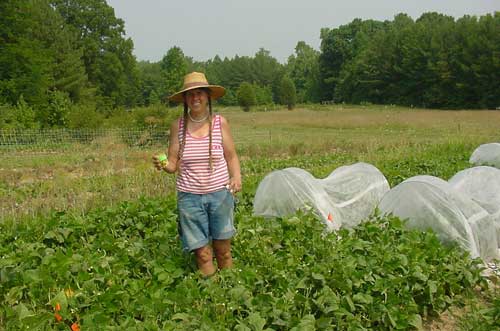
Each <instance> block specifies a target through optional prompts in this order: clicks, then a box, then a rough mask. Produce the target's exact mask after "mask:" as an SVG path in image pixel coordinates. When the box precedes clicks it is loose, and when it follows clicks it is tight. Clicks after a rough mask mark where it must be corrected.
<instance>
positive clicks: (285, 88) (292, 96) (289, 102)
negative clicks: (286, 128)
mask: <svg viewBox="0 0 500 331" xmlns="http://www.w3.org/2000/svg"><path fill="white" fill-rule="evenodd" d="M279 99H280V102H281V104H282V105H286V106H287V108H288V109H289V110H292V109H293V107H295V103H296V101H297V92H296V90H295V85H294V84H293V81H292V80H291V79H290V77H288V76H284V77H283V78H282V79H281V82H280V88H279Z"/></svg>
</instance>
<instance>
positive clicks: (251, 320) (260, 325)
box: [246, 313, 266, 331]
mask: <svg viewBox="0 0 500 331" xmlns="http://www.w3.org/2000/svg"><path fill="white" fill-rule="evenodd" d="M246 320H247V322H248V324H249V325H250V326H251V328H252V330H253V331H262V330H264V325H266V320H265V319H264V318H262V317H261V316H260V314H259V313H251V314H250V315H249V316H248V318H247V319H246Z"/></svg>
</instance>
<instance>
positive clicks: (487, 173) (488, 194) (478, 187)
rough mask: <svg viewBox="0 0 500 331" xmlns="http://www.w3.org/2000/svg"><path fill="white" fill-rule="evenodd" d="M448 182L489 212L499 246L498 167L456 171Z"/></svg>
mask: <svg viewBox="0 0 500 331" xmlns="http://www.w3.org/2000/svg"><path fill="white" fill-rule="evenodd" d="M448 182H449V183H450V184H451V186H453V187H454V188H455V189H456V190H457V191H459V192H461V193H462V194H464V195H466V196H468V197H470V198H471V199H472V200H474V201H475V202H477V204H479V205H480V206H481V207H483V208H484V209H485V210H486V211H487V212H488V213H490V214H491V218H492V221H493V223H494V226H495V227H496V231H497V242H498V244H499V247H500V169H497V168H493V167H487V166H479V167H473V168H469V169H465V170H462V171H460V172H457V173H456V174H455V176H453V177H452V178H451V179H450V180H449V181H448Z"/></svg>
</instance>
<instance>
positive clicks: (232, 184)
mask: <svg viewBox="0 0 500 331" xmlns="http://www.w3.org/2000/svg"><path fill="white" fill-rule="evenodd" d="M226 187H227V189H228V190H229V192H231V193H232V194H236V193H238V192H239V191H241V179H240V178H235V177H231V178H230V179H229V181H228V182H227V186H226Z"/></svg>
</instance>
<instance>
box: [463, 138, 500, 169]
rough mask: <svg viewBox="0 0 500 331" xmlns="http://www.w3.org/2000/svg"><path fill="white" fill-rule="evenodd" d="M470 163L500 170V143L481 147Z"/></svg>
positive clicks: (473, 154) (471, 157)
mask: <svg viewBox="0 0 500 331" xmlns="http://www.w3.org/2000/svg"><path fill="white" fill-rule="evenodd" d="M469 163H471V164H473V165H485V166H492V167H495V168H499V169H500V143H490V144H483V145H480V146H479V147H478V148H476V149H475V150H474V152H472V155H471V156H470V159H469Z"/></svg>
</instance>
